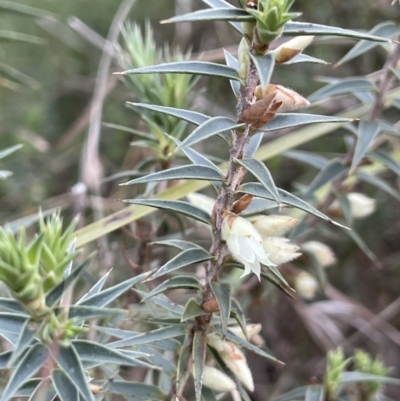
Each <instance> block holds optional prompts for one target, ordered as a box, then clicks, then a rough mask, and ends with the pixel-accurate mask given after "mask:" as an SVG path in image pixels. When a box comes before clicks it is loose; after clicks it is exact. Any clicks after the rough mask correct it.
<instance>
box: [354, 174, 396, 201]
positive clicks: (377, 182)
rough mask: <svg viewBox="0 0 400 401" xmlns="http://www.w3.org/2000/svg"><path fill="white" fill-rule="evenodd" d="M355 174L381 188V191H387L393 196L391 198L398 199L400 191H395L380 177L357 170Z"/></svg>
mask: <svg viewBox="0 0 400 401" xmlns="http://www.w3.org/2000/svg"><path fill="white" fill-rule="evenodd" d="M356 176H357V177H358V178H359V179H360V180H361V181H364V182H366V183H368V184H370V185H373V186H374V187H376V188H379V189H381V190H382V191H384V192H386V193H388V194H389V195H391V196H393V198H395V199H397V200H398V201H400V193H399V192H398V191H396V190H395V189H394V188H393V187H392V186H391V185H389V184H388V183H387V182H386V181H384V180H383V179H382V178H380V177H378V176H376V175H372V174H367V173H366V172H365V171H358V172H357V174H356Z"/></svg>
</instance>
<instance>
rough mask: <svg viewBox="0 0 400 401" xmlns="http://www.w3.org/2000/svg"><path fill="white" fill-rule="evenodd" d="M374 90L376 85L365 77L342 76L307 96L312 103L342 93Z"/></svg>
mask: <svg viewBox="0 0 400 401" xmlns="http://www.w3.org/2000/svg"><path fill="white" fill-rule="evenodd" d="M369 91H376V86H375V85H374V84H373V83H372V82H371V81H370V80H369V79H367V78H364V77H350V78H342V79H340V81H334V82H332V83H330V84H328V85H325V86H324V87H322V88H321V89H318V90H317V91H316V92H314V93H313V94H312V95H310V96H309V97H308V100H309V101H310V102H311V103H312V102H315V101H317V100H321V99H325V98H327V97H330V96H338V95H344V94H348V93H352V92H369Z"/></svg>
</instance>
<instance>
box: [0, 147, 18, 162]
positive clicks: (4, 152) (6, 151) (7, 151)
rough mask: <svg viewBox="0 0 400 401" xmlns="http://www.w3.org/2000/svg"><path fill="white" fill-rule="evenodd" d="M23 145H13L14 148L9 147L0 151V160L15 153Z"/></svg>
mask: <svg viewBox="0 0 400 401" xmlns="http://www.w3.org/2000/svg"><path fill="white" fill-rule="evenodd" d="M22 146H23V145H14V146H10V147H9V148H6V149H3V150H0V159H4V158H5V157H7V156H8V155H11V154H12V153H14V152H15V151H17V150H18V149H21V148H22Z"/></svg>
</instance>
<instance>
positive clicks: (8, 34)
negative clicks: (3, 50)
mask: <svg viewBox="0 0 400 401" xmlns="http://www.w3.org/2000/svg"><path fill="white" fill-rule="evenodd" d="M13 40H16V41H21V42H26V43H33V44H35V45H43V44H45V40H44V39H42V38H39V37H38V36H32V35H27V34H25V33H20V32H13V31H5V30H0V42H9V41H13Z"/></svg>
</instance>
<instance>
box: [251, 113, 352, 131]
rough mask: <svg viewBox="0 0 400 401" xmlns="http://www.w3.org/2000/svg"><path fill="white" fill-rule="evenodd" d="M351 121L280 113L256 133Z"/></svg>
mask: <svg viewBox="0 0 400 401" xmlns="http://www.w3.org/2000/svg"><path fill="white" fill-rule="evenodd" d="M349 121H351V119H349V118H342V117H336V116H320V115H318V114H302V113H281V114H278V115H277V116H276V117H275V118H274V119H272V120H271V121H270V122H269V123H268V124H266V125H264V126H263V127H261V128H259V129H258V131H261V132H269V131H276V130H279V129H284V128H291V127H297V126H298V125H303V124H315V123H344V122H349Z"/></svg>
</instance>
